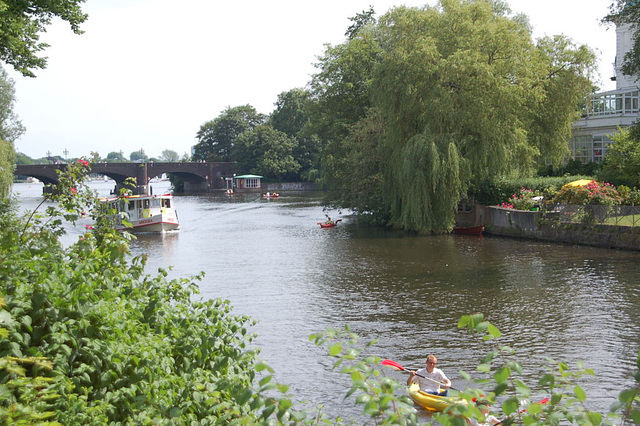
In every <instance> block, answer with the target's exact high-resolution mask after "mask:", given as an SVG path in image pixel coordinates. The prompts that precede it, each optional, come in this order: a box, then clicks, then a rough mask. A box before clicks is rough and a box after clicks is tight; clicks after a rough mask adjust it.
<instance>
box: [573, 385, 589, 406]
mask: <svg viewBox="0 0 640 426" xmlns="http://www.w3.org/2000/svg"><path fill="white" fill-rule="evenodd" d="M573 392H574V394H575V395H576V398H578V400H579V401H580V402H584V401H585V399H587V394H586V393H585V391H584V389H582V388H581V387H580V386H579V385H577V386H576V387H575V388H574V389H573Z"/></svg>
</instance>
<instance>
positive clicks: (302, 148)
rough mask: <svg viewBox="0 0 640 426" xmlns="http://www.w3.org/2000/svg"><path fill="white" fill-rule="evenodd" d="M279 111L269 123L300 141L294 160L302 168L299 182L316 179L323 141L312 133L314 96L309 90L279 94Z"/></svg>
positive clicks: (274, 112)
mask: <svg viewBox="0 0 640 426" xmlns="http://www.w3.org/2000/svg"><path fill="white" fill-rule="evenodd" d="M275 105H276V109H275V110H274V111H273V112H272V113H271V116H270V117H269V121H268V123H269V124H270V125H271V126H272V127H273V128H274V129H275V130H279V131H281V132H284V133H286V134H287V135H288V136H290V137H293V138H295V139H296V144H295V147H294V150H293V157H294V159H295V161H296V162H297V163H298V164H299V165H300V172H299V175H298V176H291V178H292V179H295V180H300V179H302V180H311V179H313V175H314V173H313V172H314V170H315V169H317V167H318V163H317V162H318V155H319V153H320V147H321V143H320V139H319V138H318V135H317V134H315V133H313V132H312V131H310V128H309V127H310V123H311V111H310V108H311V106H312V105H313V99H312V94H311V92H309V91H308V90H305V89H292V90H289V91H288V92H283V93H281V94H280V95H278V100H277V101H276V104H275Z"/></svg>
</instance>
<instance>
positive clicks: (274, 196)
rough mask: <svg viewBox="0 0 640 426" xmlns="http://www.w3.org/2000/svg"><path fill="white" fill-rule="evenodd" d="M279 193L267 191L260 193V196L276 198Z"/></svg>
mask: <svg viewBox="0 0 640 426" xmlns="http://www.w3.org/2000/svg"><path fill="white" fill-rule="evenodd" d="M279 196H280V194H278V193H277V192H267V193H266V194H262V198H278V197H279Z"/></svg>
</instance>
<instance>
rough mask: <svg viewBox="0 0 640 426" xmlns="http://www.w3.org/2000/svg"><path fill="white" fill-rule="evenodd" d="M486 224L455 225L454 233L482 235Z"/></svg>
mask: <svg viewBox="0 0 640 426" xmlns="http://www.w3.org/2000/svg"><path fill="white" fill-rule="evenodd" d="M483 232H484V226H482V225H479V226H454V227H453V233H454V234H459V235H482V233H483Z"/></svg>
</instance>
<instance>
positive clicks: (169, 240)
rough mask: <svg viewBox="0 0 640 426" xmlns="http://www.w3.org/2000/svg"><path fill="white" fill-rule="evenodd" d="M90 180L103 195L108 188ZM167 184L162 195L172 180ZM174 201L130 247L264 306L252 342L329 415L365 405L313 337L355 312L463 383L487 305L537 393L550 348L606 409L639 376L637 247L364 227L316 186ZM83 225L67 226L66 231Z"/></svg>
mask: <svg viewBox="0 0 640 426" xmlns="http://www.w3.org/2000/svg"><path fill="white" fill-rule="evenodd" d="M92 185H93V186H95V188H96V189H97V190H99V191H101V192H102V191H106V193H108V190H109V189H111V188H112V187H113V183H112V182H98V183H92ZM156 185H157V187H156V188H154V193H156V194H158V193H160V192H161V191H162V190H163V189H164V188H163V187H162V185H166V183H163V182H160V183H158V184H156ZM39 191H41V186H40V185H38V184H16V185H15V186H14V192H16V193H19V194H20V195H19V200H20V202H21V205H22V206H23V208H32V207H33V206H35V205H36V203H37V202H38V199H39V196H40V194H41V192H39ZM102 193H104V192H102ZM106 193H105V195H106ZM175 205H176V206H177V210H178V214H179V219H180V223H181V230H180V231H179V232H176V233H172V234H165V235H143V236H140V237H139V238H138V239H137V240H135V241H134V242H133V243H132V252H133V254H134V255H139V254H143V253H147V254H148V255H149V260H148V264H147V266H148V270H149V272H150V273H153V272H154V271H156V270H157V268H158V267H164V268H166V267H169V266H172V267H173V269H172V270H171V271H170V276H171V277H176V278H177V277H181V278H184V277H189V276H192V275H195V274H196V273H198V272H199V271H204V272H205V277H204V279H203V280H202V281H201V282H200V283H199V285H200V288H201V296H202V297H204V298H218V297H219V298H223V299H228V300H229V301H230V302H231V304H232V305H233V306H234V313H236V314H246V315H249V316H251V317H253V318H254V319H256V320H257V321H258V323H257V325H256V326H255V328H254V331H255V332H256V333H257V334H258V338H257V340H256V345H258V346H259V347H260V348H261V358H262V359H263V360H265V361H266V362H267V364H269V365H270V366H271V367H273V368H274V369H275V371H276V378H277V380H278V381H279V382H281V383H285V384H288V385H290V386H291V388H290V392H291V393H292V394H293V395H294V396H295V399H296V400H307V401H308V402H309V404H310V405H311V406H316V405H323V406H324V407H325V409H326V411H327V412H329V413H330V414H331V415H341V416H343V417H347V418H349V417H353V418H356V419H358V418H359V417H358V416H359V413H360V411H361V410H360V408H356V407H355V406H354V404H353V401H352V400H348V401H344V400H343V398H344V395H345V393H346V390H347V389H348V387H349V385H350V379H349V378H348V377H347V376H343V375H341V374H339V373H337V372H333V371H331V368H330V367H331V364H332V361H331V359H329V358H328V357H327V356H326V351H323V350H321V349H319V348H317V347H316V346H315V345H314V344H313V343H312V342H310V341H309V339H308V336H309V335H310V334H312V333H316V332H320V331H323V330H324V329H325V328H326V327H334V328H340V327H342V326H344V325H349V326H350V327H351V329H352V330H353V331H354V332H356V333H358V334H359V335H361V336H362V341H363V342H366V341H368V340H371V339H377V340H378V343H377V344H376V345H375V346H373V347H372V348H369V349H368V352H367V353H370V354H373V355H377V356H379V357H381V358H389V359H392V360H394V361H397V362H399V363H400V364H402V365H404V366H406V367H412V368H415V367H421V366H423V364H424V358H425V357H426V355H427V354H428V353H434V354H436V355H437V356H438V359H439V367H441V368H442V369H443V370H444V371H445V373H447V375H448V376H449V378H450V379H452V381H453V384H454V386H455V387H458V388H464V387H465V386H466V385H467V383H466V382H465V381H464V380H463V379H462V378H461V375H460V371H461V370H463V371H466V372H468V373H474V372H475V367H476V366H477V365H478V363H479V361H480V359H481V357H482V356H483V355H484V354H485V353H486V352H487V351H488V350H489V347H488V346H487V345H486V344H484V343H482V342H481V340H480V339H479V338H478V336H474V335H471V334H469V333H468V332H466V331H463V330H459V329H457V321H458V319H459V318H460V316H461V315H465V314H469V313H473V312H482V313H484V314H485V316H486V317H487V318H488V319H489V320H490V321H491V322H492V323H494V324H495V325H496V326H497V327H498V328H499V329H500V330H501V331H502V332H503V334H504V337H503V340H502V342H504V343H505V344H509V345H511V346H513V347H514V348H515V349H516V353H517V357H518V359H519V360H520V361H521V362H522V363H523V365H524V374H523V379H524V380H525V381H526V382H527V383H528V384H529V385H530V386H532V387H533V388H534V392H537V393H538V394H539V395H540V396H541V397H543V396H545V395H543V394H540V389H538V388H537V385H536V383H537V382H536V378H537V377H539V376H540V375H541V374H542V372H544V371H546V369H547V365H548V364H547V361H546V359H547V357H551V358H554V359H556V360H562V361H566V362H568V363H569V365H570V366H571V367H575V365H576V363H577V362H579V361H584V364H585V367H588V368H592V369H594V370H595V373H596V375H595V376H586V377H584V378H583V379H581V381H580V383H581V384H582V385H583V387H584V388H585V389H586V390H587V395H588V405H589V407H590V408H592V409H596V410H599V411H602V412H606V411H607V410H608V408H609V406H610V405H611V403H612V402H613V401H614V400H615V399H616V396H617V393H618V392H619V391H620V390H621V389H622V387H623V386H631V385H632V384H633V381H632V379H631V372H632V371H634V369H635V360H636V356H637V353H638V348H639V345H640V327H639V326H638V324H640V286H639V285H638V283H640V266H639V260H640V252H630V251H618V250H609V249H599V248H592V247H583V246H571V245H562V244H554V243H546V242H537V241H528V240H519V239H508V238H497V237H488V236H484V237H470V236H459V235H443V236H423V237H418V236H410V235H406V234H404V233H401V232H392V231H388V230H382V229H373V228H369V227H366V226H362V225H360V224H358V222H357V220H355V218H353V217H350V216H349V215H348V214H347V213H348V212H337V211H331V212H329V213H330V214H331V216H332V218H333V219H339V218H341V219H342V222H341V223H339V225H338V226H337V227H335V228H330V229H320V227H319V226H318V225H317V222H320V221H321V220H323V219H324V218H325V215H324V211H323V208H322V205H321V200H320V197H319V196H318V194H304V193H283V194H282V196H281V197H280V198H278V199H270V200H266V199H262V198H261V197H260V196H259V195H250V196H249V195H247V196H241V195H236V196H233V197H228V196H226V195H207V196H179V197H176V201H175ZM81 232H82V229H80V228H79V227H77V228H71V229H70V237H69V238H75V237H76V236H77V234H80V233H81ZM386 374H387V375H389V376H392V377H394V378H397V379H398V380H405V379H406V376H404V375H403V374H402V373H400V372H395V371H393V370H391V371H386ZM360 419H361V418H360ZM356 422H360V420H356Z"/></svg>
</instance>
